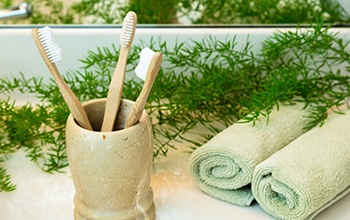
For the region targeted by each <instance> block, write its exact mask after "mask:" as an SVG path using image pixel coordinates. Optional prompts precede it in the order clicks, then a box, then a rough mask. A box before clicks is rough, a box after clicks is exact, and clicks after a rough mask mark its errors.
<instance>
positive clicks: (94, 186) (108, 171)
mask: <svg viewBox="0 0 350 220" xmlns="http://www.w3.org/2000/svg"><path fill="white" fill-rule="evenodd" d="M105 103H106V100H105V99H98V100H92V101H89V102H86V103H84V104H83V106H84V108H85V110H86V113H87V115H88V118H89V119H90V123H91V125H92V127H93V129H94V131H89V130H86V129H84V128H82V127H80V126H79V125H78V124H77V123H76V122H75V120H74V119H73V117H72V115H70V116H69V117H68V120H67V125H66V143H67V154H68V159H69V167H70V170H71V174H72V179H73V183H74V186H75V190H76V192H75V196H74V205H75V209H74V218H75V219H76V220H77V219H84V220H85V219H89V220H93V219H96V220H97V219H103V220H109V219H154V218H155V206H154V202H153V192H152V189H151V187H150V178H151V170H152V161H153V149H152V126H151V122H150V119H149V117H148V115H147V113H146V111H144V112H143V114H142V117H141V119H140V121H139V123H137V124H136V125H134V126H132V127H130V128H127V129H120V128H122V126H123V124H124V122H125V119H126V115H127V113H128V111H129V109H130V107H131V106H132V104H133V102H132V101H129V100H122V103H121V106H120V108H119V109H120V110H119V113H118V117H117V121H116V126H115V129H114V130H115V131H112V132H100V131H99V130H100V128H101V125H102V119H103V114H104V109H105Z"/></svg>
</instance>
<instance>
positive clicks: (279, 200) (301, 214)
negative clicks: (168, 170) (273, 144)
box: [252, 111, 350, 220]
mask: <svg viewBox="0 0 350 220" xmlns="http://www.w3.org/2000/svg"><path fill="white" fill-rule="evenodd" d="M349 186H350V111H347V114H345V115H338V114H333V115H331V116H330V117H329V119H328V120H327V121H326V122H325V124H324V125H323V126H322V127H316V128H313V129H312V130H310V131H309V132H307V133H305V134H304V135H302V136H300V137H299V138H298V139H296V140H295V141H293V142H292V143H290V144H289V145H288V146H286V147H285V148H283V149H282V150H280V151H279V152H277V153H275V154H274V155H272V156H271V157H269V158H268V159H267V160H265V161H264V162H262V163H261V164H259V165H258V166H257V167H256V169H255V171H254V175H253V181H252V190H253V194H254V196H255V198H256V200H257V201H258V203H259V204H260V205H261V207H262V208H263V209H264V210H266V212H268V213H269V214H271V215H272V216H274V217H276V218H278V219H297V220H302V219H312V218H313V217H314V216H315V215H317V214H318V213H319V212H320V211H322V210H323V209H324V208H326V207H327V206H329V205H331V204H332V203H334V202H335V201H336V200H338V199H339V198H341V197H342V196H344V195H345V194H346V193H347V192H348V191H349Z"/></svg>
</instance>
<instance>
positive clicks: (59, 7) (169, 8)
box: [0, 0, 350, 24]
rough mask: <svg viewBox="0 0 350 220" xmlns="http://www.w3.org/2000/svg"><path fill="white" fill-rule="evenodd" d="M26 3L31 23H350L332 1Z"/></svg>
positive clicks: (3, 1) (5, 1) (7, 0)
mask: <svg viewBox="0 0 350 220" xmlns="http://www.w3.org/2000/svg"><path fill="white" fill-rule="evenodd" d="M27 2H28V3H31V4H33V5H34V8H35V10H34V13H33V16H32V17H31V18H29V19H27V21H28V22H29V23H34V24H39V23H41V24H43V23H47V24H73V23H76V24H77V23H93V24H95V23H99V24H119V23H121V22H122V20H123V18H124V15H125V14H126V12H127V11H129V10H132V11H135V12H136V13H137V14H138V20H139V23H142V24H145V23H152V24H170V23H177V22H178V20H179V18H180V19H182V18H185V19H187V20H190V21H191V22H193V23H197V24H202V23H204V24H208V23H209V24H232V23H240V24H242V23H248V24H252V23H259V24H271V23H275V24H276V23H310V22H314V21H315V20H316V18H318V19H322V20H324V21H325V22H329V23H334V22H338V23H339V22H340V23H341V22H350V16H349V14H348V13H347V12H346V11H345V10H344V9H343V8H342V7H341V5H340V4H339V3H338V2H337V1H335V0H307V1H306V0H235V1H232V0H212V1H207V0H161V1H159V0H130V1H124V0H117V1H109V0H81V1H79V2H75V3H73V4H71V5H64V4H63V2H62V1H61V0H44V1H42V0H40V1H39V0H28V1H27ZM11 4H12V0H0V6H1V7H3V8H4V7H7V6H10V5H11ZM194 14H197V16H193V15H194ZM178 17H179V18H178ZM21 21H22V20H21ZM14 22H15V23H16V22H19V21H14Z"/></svg>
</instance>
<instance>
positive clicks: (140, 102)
mask: <svg viewBox="0 0 350 220" xmlns="http://www.w3.org/2000/svg"><path fill="white" fill-rule="evenodd" d="M161 62H162V54H161V53H159V52H156V53H155V55H154V56H153V57H152V60H151V63H150V66H149V68H148V70H147V75H146V79H145V82H144V85H143V88H142V90H141V93H140V95H139V96H138V97H137V99H136V101H135V103H134V104H133V106H132V107H131V109H130V111H129V113H128V115H127V117H126V121H125V126H124V129H125V128H129V127H131V126H133V125H135V124H136V123H137V122H138V121H139V120H140V118H141V115H142V111H143V110H144V108H145V105H146V101H147V98H148V96H149V93H150V91H151V89H152V86H153V83H154V81H155V79H156V77H157V74H158V71H159V68H160V64H161Z"/></svg>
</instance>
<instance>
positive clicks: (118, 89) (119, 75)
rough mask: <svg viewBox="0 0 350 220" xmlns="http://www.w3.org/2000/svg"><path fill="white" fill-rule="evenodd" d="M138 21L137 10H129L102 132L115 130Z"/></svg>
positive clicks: (124, 24)
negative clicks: (129, 55) (127, 64)
mask: <svg viewBox="0 0 350 220" xmlns="http://www.w3.org/2000/svg"><path fill="white" fill-rule="evenodd" d="M136 23H137V16H136V13H135V12H132V11H130V12H128V14H127V15H126V16H125V18H124V22H123V28H122V33H121V35H120V40H119V41H120V54H119V58H118V63H117V66H116V68H115V70H114V73H113V77H112V80H111V83H110V85H109V89H108V95H107V100H106V109H105V113H104V116H103V123H102V127H101V131H102V132H108V131H112V130H113V126H114V123H115V119H116V117H117V114H118V110H119V106H120V102H121V99H122V92H123V85H124V78H125V70H126V63H127V58H128V54H129V50H130V47H131V43H132V40H133V38H134V34H135V29H136Z"/></svg>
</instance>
